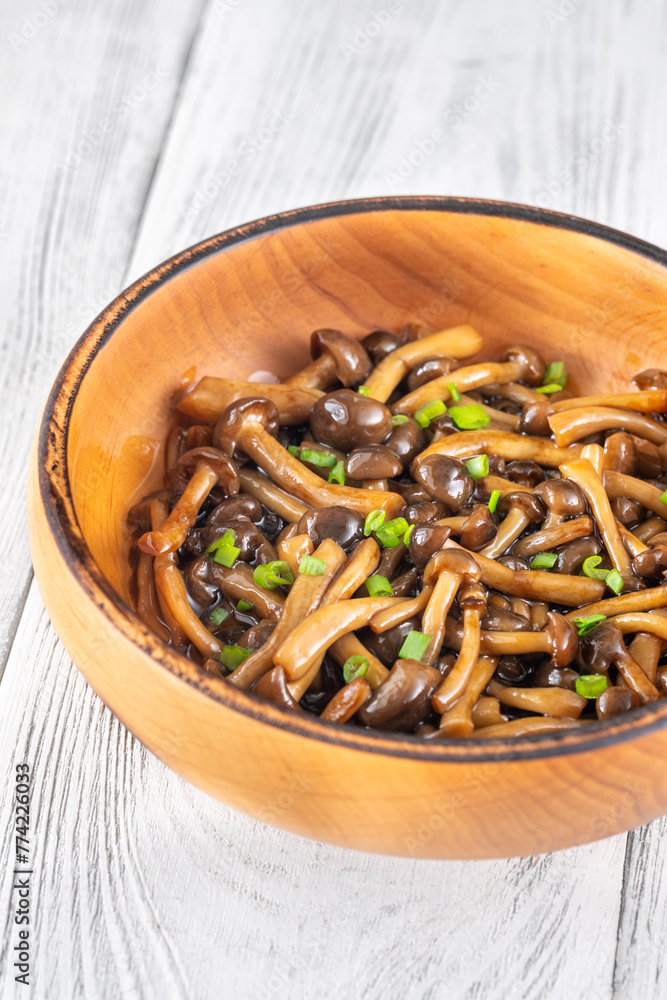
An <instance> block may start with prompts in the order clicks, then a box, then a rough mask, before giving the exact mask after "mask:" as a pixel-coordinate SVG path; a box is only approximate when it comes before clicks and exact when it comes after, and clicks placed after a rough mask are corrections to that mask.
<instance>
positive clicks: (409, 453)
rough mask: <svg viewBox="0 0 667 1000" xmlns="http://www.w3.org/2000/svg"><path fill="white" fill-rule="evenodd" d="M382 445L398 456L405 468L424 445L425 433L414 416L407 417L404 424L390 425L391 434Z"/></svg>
mask: <svg viewBox="0 0 667 1000" xmlns="http://www.w3.org/2000/svg"><path fill="white" fill-rule="evenodd" d="M384 445H385V447H386V448H389V451H393V453H394V455H396V456H397V458H400V460H401V462H402V463H403V468H407V466H408V465H410V464H411V462H412V461H413V459H415V458H416V457H417V455H419V453H420V452H422V451H423V450H424V448H425V447H426V434H425V433H424V429H423V427H420V426H419V424H418V423H417V421H416V420H415V419H414V417H409V418H408V419H407V420H406V421H405V423H404V424H398V425H397V426H396V427H392V429H391V434H390V435H389V437H388V438H385V440H384Z"/></svg>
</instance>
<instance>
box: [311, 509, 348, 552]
mask: <svg viewBox="0 0 667 1000" xmlns="http://www.w3.org/2000/svg"><path fill="white" fill-rule="evenodd" d="M363 528H364V525H363V521H362V520H361V519H360V517H359V515H358V514H356V513H355V512H354V511H353V510H348V509H347V507H342V506H340V505H336V506H333V507H315V508H313V509H312V510H308V511H306V513H305V514H304V515H303V517H302V518H301V520H300V521H299V524H298V526H297V530H298V532H299V534H307V535H308V536H309V538H311V539H312V541H313V543H314V544H315V545H319V544H320V543H321V542H323V541H324V539H325V538H332V539H333V540H334V541H335V542H337V543H338V544H339V545H340V547H341V548H342V549H343V551H344V552H349V551H350V550H351V549H353V548H354V546H355V545H356V544H357V542H359V541H360V540H361V539H362V538H363V537H364V531H363Z"/></svg>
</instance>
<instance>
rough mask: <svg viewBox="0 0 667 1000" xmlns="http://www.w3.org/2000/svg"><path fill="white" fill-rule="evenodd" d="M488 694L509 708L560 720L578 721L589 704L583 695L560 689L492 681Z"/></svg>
mask: <svg viewBox="0 0 667 1000" xmlns="http://www.w3.org/2000/svg"><path fill="white" fill-rule="evenodd" d="M488 692H489V694H490V695H491V696H492V697H493V698H497V699H498V701H499V702H500V704H501V705H507V707H508V708H520V709H523V711H528V712H539V713H540V714H541V715H554V716H557V717H560V718H569V719H578V718H579V716H580V715H581V713H582V712H583V710H584V709H585V708H586V705H587V704H588V701H587V699H586V698H584V697H583V696H582V695H580V694H576V693H575V692H574V691H568V690H567V688H559V687H533V688H517V687H505V685H504V684H500V683H498V681H494V680H492V681H490V682H489V686H488Z"/></svg>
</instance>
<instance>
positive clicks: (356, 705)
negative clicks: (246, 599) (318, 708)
mask: <svg viewBox="0 0 667 1000" xmlns="http://www.w3.org/2000/svg"><path fill="white" fill-rule="evenodd" d="M372 693H373V689H372V688H371V686H370V684H369V683H368V681H367V680H366V679H365V678H363V677H355V678H354V680H353V681H350V683H349V684H346V685H345V687H342V688H341V689H340V691H337V692H336V694H335V695H334V696H333V698H332V699H331V701H330V702H329V703H328V705H327V706H326V708H324V709H323V711H322V713H321V714H320V719H323V720H324V721H325V722H340V723H342V722H347V721H348V719H351V718H352V716H353V715H354V714H355V713H356V712H358V711H359V709H360V708H361V706H362V705H365V704H366V702H367V701H368V699H369V698H370V696H371V694H372Z"/></svg>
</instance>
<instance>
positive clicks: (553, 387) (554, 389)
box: [535, 382, 563, 396]
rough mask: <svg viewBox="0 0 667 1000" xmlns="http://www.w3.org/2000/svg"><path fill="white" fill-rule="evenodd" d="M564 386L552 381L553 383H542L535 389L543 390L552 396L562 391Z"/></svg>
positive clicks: (546, 394)
mask: <svg viewBox="0 0 667 1000" xmlns="http://www.w3.org/2000/svg"><path fill="white" fill-rule="evenodd" d="M562 391H563V386H562V385H558V384H557V383H555V382H554V383H552V384H551V385H540V386H538V388H537V389H536V390H535V392H543V393H544V394H545V396H551V395H552V394H553V393H554V392H562Z"/></svg>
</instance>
